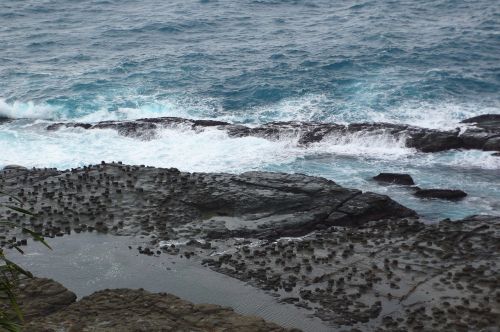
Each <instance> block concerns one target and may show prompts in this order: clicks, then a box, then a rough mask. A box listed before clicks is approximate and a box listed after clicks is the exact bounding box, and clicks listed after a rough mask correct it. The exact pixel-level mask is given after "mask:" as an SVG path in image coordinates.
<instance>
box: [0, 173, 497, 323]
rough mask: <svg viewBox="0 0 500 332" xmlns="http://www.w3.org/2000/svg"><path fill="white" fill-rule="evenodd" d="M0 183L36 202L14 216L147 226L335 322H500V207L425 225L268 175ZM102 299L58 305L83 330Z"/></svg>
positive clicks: (151, 248) (363, 199)
mask: <svg viewBox="0 0 500 332" xmlns="http://www.w3.org/2000/svg"><path fill="white" fill-rule="evenodd" d="M0 186H1V188H0V190H3V191H8V192H10V193H11V194H14V195H15V196H16V197H17V198H19V199H21V200H22V201H24V202H25V204H26V207H30V206H31V207H32V208H33V210H34V211H35V212H37V213H39V217H38V218H33V219H31V218H29V217H26V216H22V215H19V214H17V213H15V212H10V213H9V214H7V219H8V220H10V221H13V222H18V223H21V224H26V225H27V226H30V225H32V226H33V227H35V229H38V230H39V231H42V232H44V233H45V234H46V235H49V236H53V235H63V234H65V233H70V232H72V231H76V232H81V231H92V230H94V229H97V230H98V231H102V232H105V231H109V232H111V233H113V234H149V235H152V236H151V237H148V238H147V239H145V240H144V241H147V242H146V243H144V246H141V247H138V249H139V252H140V253H144V254H148V255H159V254H161V255H165V254H168V255H178V257H180V258H181V259H190V260H192V261H193V262H198V263H200V264H204V265H206V266H209V267H210V268H212V269H213V270H215V271H218V272H220V273H224V274H226V275H229V276H232V277H234V278H238V279H240V280H244V281H247V282H249V283H250V284H252V285H254V286H255V287H259V288H261V289H264V290H266V291H269V292H271V293H273V294H275V295H276V298H277V300H279V301H282V302H286V303H291V304H294V305H295V306H297V307H299V308H302V309H303V310H306V311H308V312H310V313H311V314H314V315H315V316H317V317H319V318H321V319H323V320H325V321H328V322H330V323H331V324H332V329H340V330H346V329H350V328H355V329H359V330H364V331H372V330H378V331H386V330H387V331H406V330H424V331H434V330H435V331H467V330H473V331H475V330H485V331H495V328H496V327H497V326H499V325H500V292H499V291H498V289H499V288H500V287H499V286H500V279H499V275H500V270H499V268H500V264H499V262H500V256H499V255H500V218H499V217H489V216H476V217H471V218H468V219H464V220H462V221H449V220H445V221H442V222H440V223H437V224H434V225H426V224H423V223H421V222H419V221H418V220H417V219H416V216H414V213H413V211H411V210H408V209H406V208H404V207H402V206H401V205H399V204H397V203H396V202H394V201H393V200H391V199H389V198H388V197H386V196H382V195H377V194H373V193H361V192H359V191H357V190H351V189H346V188H342V187H340V186H338V185H336V184H335V183H334V182H332V181H328V180H326V179H321V178H316V177H308V176H304V175H287V174H276V173H265V172H250V173H244V174H242V175H230V174H204V173H193V174H191V173H181V172H179V171H178V170H175V169H158V168H148V167H138V166H137V167H136V166H125V165H121V164H102V165H96V166H92V167H85V168H80V169H73V170H68V171H57V170H54V169H46V170H41V169H34V170H26V169H22V168H12V169H7V170H4V171H3V172H1V173H0ZM3 212H5V213H7V212H6V211H2V213H3ZM42 221H43V222H42ZM346 226H348V227H346ZM17 235H18V236H17V238H9V237H6V236H3V240H2V241H3V242H2V244H3V245H8V244H9V242H12V241H19V238H20V237H19V234H17ZM11 236H12V235H11ZM291 236H294V237H291ZM296 236H298V237H296ZM200 282H203V280H200ZM114 292H115V291H112V292H110V291H108V293H107V294H108V295H109V296H111V297H110V299H114V298H115V295H116V294H117V293H114ZM116 292H125V293H126V294H132V293H129V292H135V291H129V290H123V291H116ZM99 294H100V293H98V294H95V297H94V298H92V299H93V300H92V301H93V302H94V303H95V305H96V307H95V308H101V304H102V306H103V308H106V307H107V308H108V309H110V308H111V307H112V304H110V303H111V302H113V301H115V300H113V301H111V302H109V301H108V300H105V299H103V298H105V296H104V295H102V294H101V295H99ZM103 294H106V293H103ZM111 294H113V295H111ZM116 296H118V295H116ZM127 296H128V295H127ZM148 296H149V295H148ZM155 296H156V295H155ZM141 298H143V297H142V295H141V297H138V298H137V301H139V303H141V305H145V302H141V301H142V300H141ZM147 298H149V297H147ZM94 300H95V301H94ZM116 302H117V303H122V302H120V300H119V298H117V299H116ZM127 302H133V301H132V300H127ZM85 303H87V304H85ZM93 306H94V304H92V303H91V302H84V303H83V304H82V306H78V305H77V304H74V305H72V306H71V307H70V308H76V309H71V310H70V311H68V312H67V313H65V314H64V315H63V314H62V313H61V314H60V315H59V313H57V314H55V315H56V316H57V315H59V316H57V317H59V318H57V319H65V318H64V317H67V318H68V319H70V321H68V324H70V323H71V324H73V322H75V324H76V325H74V326H75V327H74V330H78V328H81V326H80V325H78V324H80V323H78V320H77V312H78V310H84V312H92V313H93V315H94V314H95V315H96V316H98V317H100V318H99V319H102V321H101V320H99V321H98V322H99V324H101V323H103V324H104V320H105V319H107V318H105V317H106V315H103V316H100V315H99V312H100V311H101V309H95V310H94V309H92V308H93ZM68 310H69V309H68ZM73 310H74V311H73ZM106 310H107V309H106ZM110 310H111V309H110ZM155 310H156V309H155ZM155 310H153V311H152V315H153V316H152V317H156V316H155V315H157V314H158V311H155ZM104 311H105V310H104ZM135 313H140V314H142V313H144V314H146V312H145V311H141V310H139V309H138V311H137V312H136V311H134V312H133V314H135ZM113 315H115V314H113ZM189 315H190V317H191V314H189ZM56 316H53V315H49V316H48V317H47V321H46V322H47V324H52V323H54V322H56V321H50V319H52V318H53V317H56ZM71 317H73V318H74V319H75V320H74V321H73V320H72V319H73V318H71ZM132 317H135V316H133V315H132ZM108 318H109V316H108ZM195 321H196V319H193V322H195ZM61 322H62V321H61ZM205 323H206V322H204V324H205ZM64 324H66V323H64ZM96 324H97V323H96ZM116 324H121V322H117V323H116ZM207 324H212V323H207ZM48 326H50V325H48ZM117 326H118V327H117V329H119V327H120V326H119V325H117ZM169 326H170V325H169ZM172 326H173V328H174V329H181V325H179V326H176V325H172ZM193 326H194V327H195V328H202V327H200V326H199V325H193ZM207 326H208V325H207ZM210 326H211V325H210ZM149 327H150V330H154V328H156V327H155V326H154V325H152V326H149ZM149 327H148V328H149ZM89 329H90V328H89ZM181 330H182V329H181Z"/></svg>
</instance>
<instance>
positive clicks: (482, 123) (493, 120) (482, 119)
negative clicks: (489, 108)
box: [462, 114, 500, 130]
mask: <svg viewBox="0 0 500 332" xmlns="http://www.w3.org/2000/svg"><path fill="white" fill-rule="evenodd" d="M462 123H473V124H475V125H476V126H477V127H480V128H484V129H487V130H498V129H500V114H483V115H478V116H475V117H472V118H469V119H465V120H463V121H462Z"/></svg>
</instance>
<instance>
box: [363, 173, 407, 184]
mask: <svg viewBox="0 0 500 332" xmlns="http://www.w3.org/2000/svg"><path fill="white" fill-rule="evenodd" d="M373 179H374V180H376V181H378V182H386V183H394V184H400V185H405V186H412V185H414V184H415V182H413V178H412V177H411V176H410V175H409V174H402V173H380V174H379V175H377V176H374V177H373Z"/></svg>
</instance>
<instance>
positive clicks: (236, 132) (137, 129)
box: [47, 115, 500, 152]
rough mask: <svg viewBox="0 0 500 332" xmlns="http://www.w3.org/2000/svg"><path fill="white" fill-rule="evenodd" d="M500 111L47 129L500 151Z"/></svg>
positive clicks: (152, 120) (158, 121)
mask: <svg viewBox="0 0 500 332" xmlns="http://www.w3.org/2000/svg"><path fill="white" fill-rule="evenodd" d="M498 117H499V116H498V115H483V116H479V117H475V118H471V119H467V120H464V121H463V123H464V124H470V125H469V126H468V127H467V128H465V129H464V130H460V129H458V128H457V129H456V130H450V131H443V130H434V129H426V128H420V127H414V126H410V125H400V124H390V123H353V124H349V125H343V124H336V123H315V122H271V123H266V124H263V125H259V126H256V127H247V126H244V125H238V124H231V123H228V122H221V121H213V120H190V119H183V118H175V117H162V118H146V119H139V120H134V121H104V122H98V123H93V124H91V123H67V122H66V123H55V124H52V125H49V126H48V127H47V130H58V129H60V128H63V127H66V128H83V129H115V130H117V131H118V132H119V133H120V134H121V135H124V136H131V137H137V138H140V139H153V138H154V137H155V136H156V130H157V129H160V128H171V127H182V128H186V129H192V130H195V131H200V130H204V129H205V128H208V127H212V128H217V129H219V130H225V131H227V132H228V134H229V135H230V136H232V137H244V136H257V137H264V138H267V139H272V140H277V139H280V138H286V137H297V138H298V142H299V144H302V145H307V144H311V143H315V142H319V141H322V140H323V139H328V138H332V137H333V138H339V137H341V138H346V137H347V138H348V137H350V136H353V137H354V136H356V137H359V135H362V136H366V137H368V138H369V137H373V136H381V135H382V136H384V135H385V136H391V137H395V138H397V139H404V140H405V142H406V146H408V147H411V148H416V149H418V150H420V151H423V152H437V151H444V150H450V149H458V148H462V149H480V150H488V151H489V150H493V151H495V150H496V151H500V121H499V120H498Z"/></svg>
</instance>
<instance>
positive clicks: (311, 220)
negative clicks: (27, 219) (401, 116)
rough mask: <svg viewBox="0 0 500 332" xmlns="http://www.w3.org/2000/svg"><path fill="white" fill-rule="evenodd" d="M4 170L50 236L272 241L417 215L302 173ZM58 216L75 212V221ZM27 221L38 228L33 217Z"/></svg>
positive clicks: (105, 167)
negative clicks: (79, 232) (75, 232)
mask: <svg viewBox="0 0 500 332" xmlns="http://www.w3.org/2000/svg"><path fill="white" fill-rule="evenodd" d="M5 172H6V171H4V173H2V172H1V171H0V180H1V181H4V188H5V189H7V190H8V191H9V192H12V193H13V194H17V193H19V194H22V195H24V193H28V192H29V193H35V192H38V193H37V195H36V200H35V199H30V200H29V201H27V204H29V205H30V206H31V207H32V209H33V212H34V213H36V214H37V215H38V216H39V218H42V219H45V220H50V224H49V223H46V224H45V225H43V232H42V233H43V234H47V236H49V235H57V234H62V233H61V230H65V231H66V232H68V231H71V229H73V230H76V229H78V230H81V229H82V226H81V225H82V224H86V225H87V227H86V230H87V231H93V230H97V231H99V232H109V233H112V234H121V235H126V234H129V235H133V234H141V233H145V234H157V235H159V240H163V239H165V240H168V238H170V237H171V236H175V234H183V235H184V236H187V234H191V236H193V237H194V236H196V237H198V238H201V239H219V238H229V237H249V236H253V237H259V238H262V239H264V238H268V239H270V238H276V237H280V236H299V235H304V234H307V233H309V232H311V231H313V230H315V229H322V228H324V227H328V226H331V225H340V224H341V225H346V226H359V225H362V224H363V223H366V222H368V221H373V220H377V219H382V218H399V217H405V216H411V215H415V212H413V211H412V210H410V209H407V208H405V207H403V206H401V205H400V204H398V203H396V202H394V201H393V200H392V199H390V198H389V197H387V196H383V195H378V194H374V193H369V192H367V193H362V192H360V191H358V190H353V189H348V188H343V187H341V186H339V185H337V184H336V183H335V182H333V181H330V180H327V179H324V178H319V177H312V176H306V175H301V174H284V173H271V172H247V173H243V174H240V175H232V174H222V173H184V172H179V171H178V170H176V169H163V168H154V167H142V166H126V165H122V164H119V163H115V164H113V163H110V164H106V163H104V164H102V163H101V164H100V165H93V166H88V167H84V168H78V169H72V170H68V171H57V170H41V169H32V170H28V171H23V172H22V173H15V174H14V175H12V174H11V173H9V174H7V173H5ZM7 175H8V176H7ZM21 178H22V179H23V180H22V181H21ZM24 179H27V180H28V181H24ZM23 182H26V183H23ZM109 186H112V187H114V188H117V190H116V191H111V190H109ZM39 188H43V190H42V192H41V193H40V190H39ZM72 197H75V198H76V199H72ZM146 202H148V203H147V204H146ZM1 209H2V208H1V207H0V212H1ZM59 211H72V212H71V214H72V218H66V216H65V214H64V213H62V212H61V213H60V212H59ZM32 223H33V225H35V224H36V225H38V223H37V220H36V219H34V220H33V221H32ZM167 228H168V229H169V231H168V233H169V234H167V233H166V232H165V231H166V230H167Z"/></svg>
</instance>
